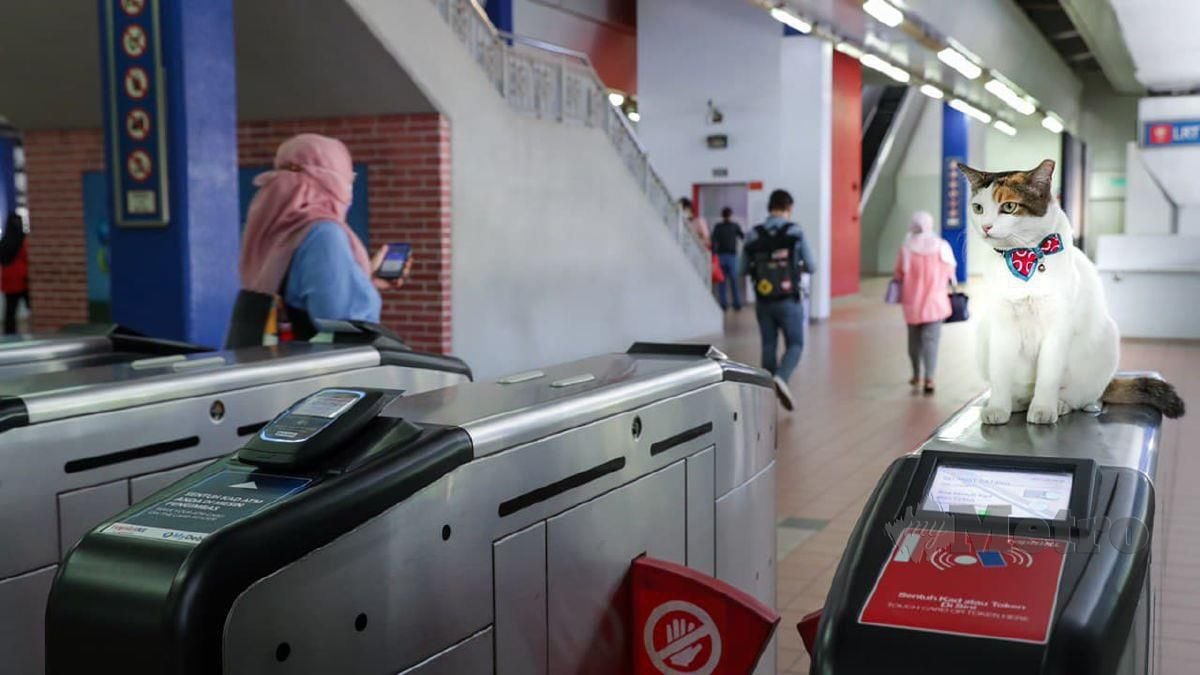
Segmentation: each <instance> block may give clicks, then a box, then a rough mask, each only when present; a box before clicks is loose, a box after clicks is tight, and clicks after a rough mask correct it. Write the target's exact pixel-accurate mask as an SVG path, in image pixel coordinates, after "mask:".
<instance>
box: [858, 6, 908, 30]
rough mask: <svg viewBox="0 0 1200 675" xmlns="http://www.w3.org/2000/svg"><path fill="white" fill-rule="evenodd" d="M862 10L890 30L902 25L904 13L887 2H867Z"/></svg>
mask: <svg viewBox="0 0 1200 675" xmlns="http://www.w3.org/2000/svg"><path fill="white" fill-rule="evenodd" d="M863 10H864V11H865V12H866V13H867V14H870V15H871V16H873V17H875V19H876V20H878V21H879V23H882V24H884V25H886V26H889V27H891V28H895V27H896V26H899V25H900V24H902V23H904V13H903V12H901V11H900V10H898V9H896V8H895V7H892V6H891V5H890V4H888V1H887V0H867V1H866V2H864V3H863Z"/></svg>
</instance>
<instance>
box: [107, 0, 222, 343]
mask: <svg viewBox="0 0 1200 675" xmlns="http://www.w3.org/2000/svg"><path fill="white" fill-rule="evenodd" d="M99 6H100V19H101V20H100V31H101V43H100V44H101V71H102V78H103V92H104V117H105V153H106V158H107V166H108V172H107V173H108V181H109V192H110V194H111V196H112V199H111V200H110V204H109V209H110V216H111V218H110V222H112V223H114V224H115V227H114V228H113V232H112V314H113V320H114V321H116V322H118V323H121V324H123V325H125V326H128V327H129V328H132V329H134V330H137V331H139V332H142V333H145V334H147V335H150V336H153V337H161V338H169V339H175V340H186V341H189V342H195V343H198V344H203V345H208V346H213V347H217V346H220V345H221V344H222V343H223V342H224V339H225V331H226V327H227V325H228V322H229V315H230V312H231V310H232V308H233V301H234V297H235V296H236V294H237V290H238V286H239V284H238V279H237V255H238V243H239V241H238V238H239V237H238V229H239V228H238V182H237V105H236V104H237V98H236V87H235V71H234V47H233V3H232V0H204V2H190V1H189V2H184V1H180V0H99Z"/></svg>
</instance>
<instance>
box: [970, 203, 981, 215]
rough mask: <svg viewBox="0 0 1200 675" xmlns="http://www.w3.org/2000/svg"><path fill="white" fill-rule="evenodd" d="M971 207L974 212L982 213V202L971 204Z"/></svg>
mask: <svg viewBox="0 0 1200 675" xmlns="http://www.w3.org/2000/svg"><path fill="white" fill-rule="evenodd" d="M971 208H972V209H974V210H975V213H983V204H972V205H971Z"/></svg>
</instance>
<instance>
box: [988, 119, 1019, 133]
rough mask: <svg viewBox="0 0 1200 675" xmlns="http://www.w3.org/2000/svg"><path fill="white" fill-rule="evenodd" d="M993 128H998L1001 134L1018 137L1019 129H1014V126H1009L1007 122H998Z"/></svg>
mask: <svg viewBox="0 0 1200 675" xmlns="http://www.w3.org/2000/svg"><path fill="white" fill-rule="evenodd" d="M992 126H994V127H996V129H997V130H999V131H1000V132H1001V133H1005V134H1008V135H1009V136H1016V135H1017V128H1016V127H1014V126H1013V125H1011V124H1009V123H1008V122H1005V121H1004V120H996V123H995V124H993V125H992Z"/></svg>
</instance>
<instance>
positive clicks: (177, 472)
mask: <svg viewBox="0 0 1200 675" xmlns="http://www.w3.org/2000/svg"><path fill="white" fill-rule="evenodd" d="M211 463H212V461H211V460H204V461H203V462H195V463H192V464H188V465H187V466H181V467H179V468H178V469H170V470H168V471H159V472H157V473H149V474H146V475H144V476H138V477H137V478H132V479H130V481H129V499H130V501H131V502H140V501H142V500H143V499H145V498H146V497H149V496H150V495H152V494H154V493H155V492H158V491H159V490H161V489H163V488H165V487H167V486H168V485H170V484H171V483H174V482H175V481H177V480H179V479H180V478H183V477H184V476H188V475H191V474H193V473H196V472H197V471H199V470H200V469H203V468H204V467H206V466H208V465H209V464H211Z"/></svg>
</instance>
